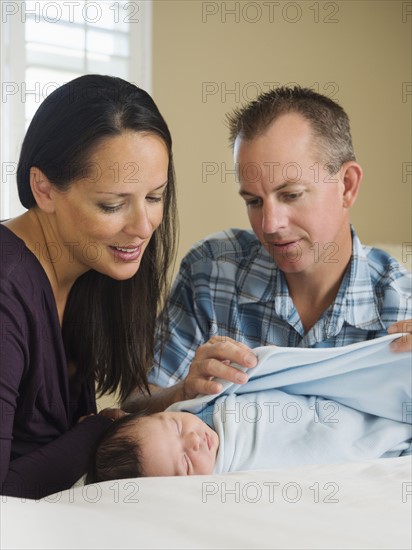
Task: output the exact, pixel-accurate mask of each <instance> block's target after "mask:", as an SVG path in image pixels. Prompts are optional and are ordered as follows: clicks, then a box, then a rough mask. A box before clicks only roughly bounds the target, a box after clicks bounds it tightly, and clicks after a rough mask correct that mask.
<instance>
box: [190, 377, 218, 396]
mask: <svg viewBox="0 0 412 550" xmlns="http://www.w3.org/2000/svg"><path fill="white" fill-rule="evenodd" d="M222 389H223V386H222V384H220V382H216V381H215V380H207V379H205V378H196V379H189V378H187V379H186V380H185V383H184V388H183V392H184V399H193V398H194V397H196V396H197V395H199V394H203V395H215V394H217V393H220V392H221V391H222Z"/></svg>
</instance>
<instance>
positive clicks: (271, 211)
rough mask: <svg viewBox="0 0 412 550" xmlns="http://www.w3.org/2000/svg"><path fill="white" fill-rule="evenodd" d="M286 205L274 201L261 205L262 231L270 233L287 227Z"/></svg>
mask: <svg viewBox="0 0 412 550" xmlns="http://www.w3.org/2000/svg"><path fill="white" fill-rule="evenodd" d="M287 219H288V218H287V206H286V205H283V204H279V203H277V202H276V203H275V202H272V201H270V202H266V203H265V204H264V205H263V207H262V231H263V233H265V234H266V235H271V234H273V233H276V232H277V231H279V230H281V229H283V228H285V227H287Z"/></svg>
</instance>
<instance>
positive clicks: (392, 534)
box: [0, 258, 412, 550]
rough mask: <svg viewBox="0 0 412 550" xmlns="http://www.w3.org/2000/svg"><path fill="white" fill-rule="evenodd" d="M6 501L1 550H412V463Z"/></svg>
mask: <svg viewBox="0 0 412 550" xmlns="http://www.w3.org/2000/svg"><path fill="white" fill-rule="evenodd" d="M408 260H409V258H408ZM111 405H113V398H110V397H109V398H107V397H106V398H104V399H102V400H100V402H99V408H104V407H106V406H111ZM0 498H1V503H0V529H1V531H0V532H1V534H0V548H2V549H19V550H21V549H26V548H27V549H42V550H43V549H44V550H46V549H49V548H50V549H52V548H53V549H77V548H79V549H115V548H122V549H123V548H124V549H127V548H135V549H169V548H170V549H185V548H188V549H189V548H190V549H197V548H204V549H206V548H220V549H243V548H244V549H253V548H256V549H264V548H276V549H289V548H290V549H323V548H325V549H326V548H328V549H342V550H343V549H374V550H375V549H392V548H393V549H410V548H411V547H412V520H411V517H412V456H411V455H409V456H403V457H399V458H385V459H375V460H367V461H360V462H350V463H338V464H326V465H306V466H300V467H293V468H291V467H288V468H282V469H271V470H261V471H251V472H234V473H229V474H224V475H211V476H190V477H170V478H144V479H128V480H119V481H110V482H105V483H99V484H94V485H89V486H81V485H79V486H76V487H74V488H71V489H69V490H67V491H64V492H62V493H57V494H55V495H51V496H49V497H46V498H44V499H42V500H40V501H22V500H20V499H17V498H12V497H0Z"/></svg>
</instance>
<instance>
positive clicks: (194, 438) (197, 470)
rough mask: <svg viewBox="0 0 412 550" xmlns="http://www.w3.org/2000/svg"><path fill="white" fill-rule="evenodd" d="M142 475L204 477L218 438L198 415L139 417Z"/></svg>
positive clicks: (211, 461) (213, 456) (168, 413)
mask: <svg viewBox="0 0 412 550" xmlns="http://www.w3.org/2000/svg"><path fill="white" fill-rule="evenodd" d="M136 428H137V429H138V437H139V439H140V440H141V443H142V444H141V452H142V466H143V472H144V475H145V476H188V475H205V474H211V473H212V472H213V469H214V466H215V462H216V455H217V450H218V447H219V437H218V435H217V433H216V432H215V431H214V430H212V429H211V428H209V426H208V425H207V424H205V422H203V421H202V420H200V418H198V417H197V416H195V415H194V414H191V413H185V412H162V413H157V414H153V415H151V416H147V417H142V418H139V420H138V422H137V423H136Z"/></svg>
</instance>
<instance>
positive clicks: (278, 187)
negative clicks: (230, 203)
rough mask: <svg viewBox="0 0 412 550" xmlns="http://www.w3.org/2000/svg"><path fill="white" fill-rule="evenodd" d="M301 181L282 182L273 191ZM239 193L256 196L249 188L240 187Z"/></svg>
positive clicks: (242, 195)
mask: <svg viewBox="0 0 412 550" xmlns="http://www.w3.org/2000/svg"><path fill="white" fill-rule="evenodd" d="M299 183H301V182H300V181H285V182H284V183H281V184H280V185H278V186H277V187H274V188H273V189H272V191H282V189H285V187H290V186H291V185H297V184H299ZM239 195H240V196H241V197H244V196H246V195H247V196H248V197H255V196H257V195H255V194H254V193H250V192H249V191H248V190H247V189H239Z"/></svg>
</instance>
